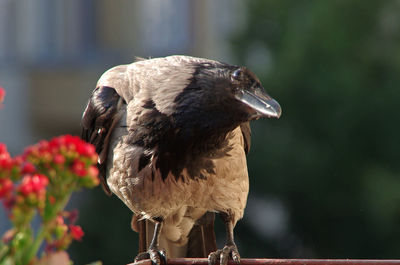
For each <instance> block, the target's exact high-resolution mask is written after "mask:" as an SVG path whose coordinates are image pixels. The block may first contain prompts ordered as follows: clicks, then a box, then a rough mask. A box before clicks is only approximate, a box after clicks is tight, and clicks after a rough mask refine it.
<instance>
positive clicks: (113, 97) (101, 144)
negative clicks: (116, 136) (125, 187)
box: [81, 86, 125, 195]
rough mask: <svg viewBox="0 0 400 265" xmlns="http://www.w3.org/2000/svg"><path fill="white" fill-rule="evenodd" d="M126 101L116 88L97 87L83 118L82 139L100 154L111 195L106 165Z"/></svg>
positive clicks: (106, 190) (107, 190)
mask: <svg viewBox="0 0 400 265" xmlns="http://www.w3.org/2000/svg"><path fill="white" fill-rule="evenodd" d="M121 104H125V102H124V100H123V99H122V98H121V97H120V96H119V95H118V94H117V92H116V91H115V89H114V88H111V87H107V86H101V87H97V88H96V89H95V90H94V91H93V93H92V96H91V97H90V99H89V102H88V104H87V106H86V109H85V112H84V113H83V116H82V122H81V125H82V139H83V140H85V141H87V142H89V143H91V144H93V145H94V146H95V147H96V152H97V153H98V154H99V160H98V168H99V171H100V180H101V184H102V186H103V189H104V191H105V192H106V193H107V194H108V195H111V191H110V188H109V187H108V185H107V181H106V171H105V170H106V163H105V161H106V160H107V153H108V146H109V141H110V137H111V134H112V131H113V129H114V127H115V125H116V124H117V123H118V121H119V119H120V115H119V114H118V110H119V108H120V106H121Z"/></svg>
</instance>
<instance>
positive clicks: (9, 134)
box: [0, 0, 243, 154]
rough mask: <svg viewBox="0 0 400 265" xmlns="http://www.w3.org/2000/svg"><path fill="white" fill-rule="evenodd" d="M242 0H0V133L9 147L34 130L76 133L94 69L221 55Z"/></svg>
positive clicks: (16, 147)
mask: <svg viewBox="0 0 400 265" xmlns="http://www.w3.org/2000/svg"><path fill="white" fill-rule="evenodd" d="M241 8H243V7H242V6H241V4H240V3H239V1H227V0H224V1H211V0H209V1H185V0H148V1H130V0H118V1H106V0H100V1H99V0H85V1H82V0H68V1H63V0H35V1H32V0H18V1H14V0H0V86H3V87H4V88H5V89H6V92H7V96H6V100H5V104H4V105H5V106H4V108H3V109H2V110H1V111H0V124H1V129H0V141H2V142H5V143H7V145H8V147H9V149H10V151H11V153H13V154H16V153H20V152H21V151H22V149H23V147H24V146H26V145H28V144H32V143H34V142H36V141H37V140H39V139H41V138H49V137H51V136H53V135H58V134H63V133H74V134H78V133H79V122H80V117H81V113H82V111H83V109H84V105H85V103H86V100H87V98H88V96H89V93H90V91H91V90H92V89H93V88H94V87H95V85H96V81H97V79H98V78H99V76H100V75H101V73H102V72H104V71H105V70H106V69H108V68H110V67H112V66H114V65H117V64H124V63H130V62H132V61H133V60H134V58H135V57H136V56H140V57H157V56H165V55H169V54H189V55H195V56H204V57H210V58H214V59H222V60H228V59H229V58H230V55H229V48H228V44H227V41H228V39H229V36H230V34H231V33H232V32H234V31H235V29H237V28H238V27H240V25H241V24H243V17H240V16H239V15H240V14H243V12H236V11H237V10H236V9H241ZM221 9H224V10H225V11H226V12H223V13H220V12H218V10H221Z"/></svg>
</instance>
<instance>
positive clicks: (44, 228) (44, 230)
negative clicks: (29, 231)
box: [21, 194, 71, 264]
mask: <svg viewBox="0 0 400 265" xmlns="http://www.w3.org/2000/svg"><path fill="white" fill-rule="evenodd" d="M70 197H71V194H68V195H66V196H65V197H64V198H63V200H62V201H61V202H59V203H56V204H55V205H54V207H53V209H52V210H53V211H51V216H49V217H48V219H47V220H44V223H43V225H41V226H40V227H39V230H38V232H37V234H36V237H35V239H34V241H33V243H32V245H31V247H30V248H29V249H28V250H27V251H26V253H25V255H23V256H22V259H21V262H22V263H21V264H28V263H29V262H30V261H31V260H32V259H33V257H34V256H36V253H37V252H38V250H39V248H40V246H41V245H42V243H43V240H44V239H45V237H46V235H47V234H48V233H49V232H50V229H51V227H52V225H51V223H52V221H53V220H54V219H55V218H56V216H57V214H58V213H59V212H60V211H62V210H63V209H64V208H65V206H66V205H67V203H68V201H69V199H70Z"/></svg>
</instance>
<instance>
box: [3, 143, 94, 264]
mask: <svg viewBox="0 0 400 265" xmlns="http://www.w3.org/2000/svg"><path fill="white" fill-rule="evenodd" d="M96 163H97V154H96V152H95V148H94V146H93V145H91V144H88V143H86V142H84V141H82V140H81V139H80V138H78V137H76V136H71V135H64V136H59V137H55V138H53V139H51V140H50V141H41V142H40V143H38V144H36V145H33V146H30V147H28V148H26V150H25V151H24V153H23V154H22V155H20V156H16V157H11V156H10V154H9V153H8V151H7V148H6V146H5V145H4V144H3V143H0V201H2V203H3V206H4V208H5V209H6V211H7V213H8V216H9V219H10V221H11V223H12V229H10V230H8V231H7V232H6V233H5V234H4V236H3V238H2V240H1V241H0V264H15V265H25V264H54V259H51V258H49V257H50V256H52V255H55V254H56V253H60V251H63V250H65V249H67V248H68V246H69V245H70V244H71V242H72V241H73V240H78V241H79V240H81V238H82V236H83V235H84V232H83V230H82V228H81V227H80V226H77V225H75V221H76V219H77V212H76V211H72V212H67V211H65V210H64V208H65V206H66V205H67V203H68V201H69V199H70V197H71V194H72V193H73V192H74V191H77V190H79V189H81V188H92V187H95V186H97V185H98V184H99V179H98V169H97V167H96ZM35 216H38V217H39V218H40V220H41V224H40V227H39V228H38V229H36V230H37V231H35V230H34V229H33V227H32V224H31V223H32V221H33V219H34V218H35ZM39 250H42V253H41V255H40V257H38V252H39ZM64 254H66V253H64ZM67 257H68V256H67ZM49 260H53V261H49ZM67 260H69V258H67Z"/></svg>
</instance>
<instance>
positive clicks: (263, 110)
mask: <svg viewBox="0 0 400 265" xmlns="http://www.w3.org/2000/svg"><path fill="white" fill-rule="evenodd" d="M230 83H231V87H230V88H231V93H232V94H233V96H234V98H235V99H236V100H238V101H239V102H240V103H242V104H244V105H245V107H247V108H245V109H247V111H248V114H249V118H250V119H258V118H262V117H267V118H279V117H280V116H281V114H282V110H281V106H280V105H279V103H278V102H277V101H276V100H274V99H273V98H271V97H270V96H269V95H268V94H267V93H266V92H265V90H264V88H263V87H262V85H261V82H260V80H258V78H257V77H256V76H255V75H254V74H253V73H252V72H251V71H250V70H248V69H247V68H245V67H238V68H234V69H232V70H230Z"/></svg>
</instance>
